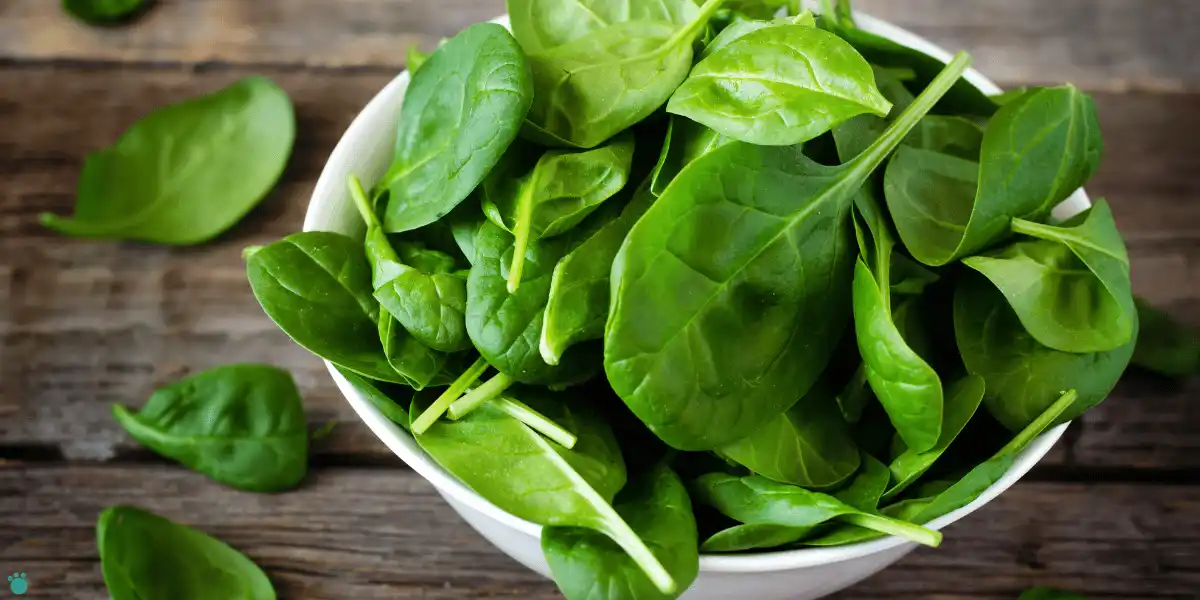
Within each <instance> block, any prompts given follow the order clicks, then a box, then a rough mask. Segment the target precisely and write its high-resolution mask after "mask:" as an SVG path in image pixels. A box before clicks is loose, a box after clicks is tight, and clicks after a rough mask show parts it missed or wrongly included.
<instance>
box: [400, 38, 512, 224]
mask: <svg viewBox="0 0 1200 600" xmlns="http://www.w3.org/2000/svg"><path fill="white" fill-rule="evenodd" d="M532 102H533V79H532V76H531V74H530V70H529V64H528V62H527V61H526V60H525V53H524V52H522V51H521V48H520V46H518V45H517V42H516V40H514V39H513V37H512V35H510V34H509V33H508V30H506V29H504V28H503V27H501V26H500V25H496V24H495V23H477V24H475V25H471V26H470V27H467V28H466V29H464V30H462V31H461V32H459V33H458V35H455V36H454V37H453V38H451V39H450V40H449V41H447V42H446V44H445V45H443V46H441V47H439V48H438V49H437V50H435V51H434V52H433V54H430V55H429V59H428V60H427V61H426V62H425V63H424V64H423V65H421V69H420V70H418V71H416V72H415V73H413V74H412V82H411V83H410V84H409V86H408V90H407V91H406V92H405V94H404V104H403V106H402V107H401V110H400V123H399V125H398V126H397V131H396V150H395V156H394V158H393V159H392V166H391V167H390V168H389V169H388V171H387V173H386V174H385V175H384V176H383V180H382V181H381V182H380V183H379V186H378V189H380V190H386V191H387V193H388V202H387V207H386V210H385V211H384V218H383V224H384V228H385V229H386V230H387V231H389V232H400V231H409V230H412V229H417V228H418V227H421V226H424V225H428V224H429V223H432V222H434V221H436V220H438V219H440V218H441V217H442V216H444V215H445V214H446V213H449V212H450V211H451V210H452V209H453V208H454V207H455V206H457V205H458V204H459V203H461V202H462V201H463V199H465V198H466V197H467V195H468V194H470V193H471V191H472V190H474V189H475V186H477V185H479V182H481V181H483V178H484V176H485V175H487V173H488V171H490V170H491V169H492V167H493V166H495V164H496V162H497V161H499V160H500V156H501V155H502V154H503V153H504V150H505V149H506V148H508V146H509V144H511V143H512V141H513V140H514V139H515V138H516V136H517V133H518V132H519V131H520V128H521V123H522V122H523V121H524V119H525V115H526V114H527V113H528V112H529V107H530V105H531V104H532Z"/></svg>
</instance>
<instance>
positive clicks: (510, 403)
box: [492, 397, 579, 450]
mask: <svg viewBox="0 0 1200 600" xmlns="http://www.w3.org/2000/svg"><path fill="white" fill-rule="evenodd" d="M492 406H495V407H496V408H499V409H500V410H501V411H503V412H504V414H506V415H508V416H510V417H512V418H514V419H516V420H518V421H520V422H522V423H524V424H526V425H528V426H529V428H530V429H532V430H534V431H536V432H538V433H540V434H542V435H544V436H546V437H547V438H549V439H551V440H553V441H554V442H557V443H558V444H559V445H560V446H562V447H563V448H566V449H567V450H570V449H572V448H574V447H575V442H577V441H579V438H577V437H575V434H573V433H571V432H570V431H567V430H566V428H564V427H563V426H562V425H559V424H558V423H555V422H554V421H551V420H550V419H549V418H548V417H546V415H543V414H542V413H540V412H538V411H536V410H533V409H532V408H530V407H529V406H528V405H526V404H525V403H524V402H521V401H519V400H516V399H514V398H508V397H501V398H496V399H495V400H493V401H492Z"/></svg>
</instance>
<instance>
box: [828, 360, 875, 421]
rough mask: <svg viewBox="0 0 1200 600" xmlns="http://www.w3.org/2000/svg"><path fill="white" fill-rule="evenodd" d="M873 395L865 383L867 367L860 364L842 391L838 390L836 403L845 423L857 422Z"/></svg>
mask: <svg viewBox="0 0 1200 600" xmlns="http://www.w3.org/2000/svg"><path fill="white" fill-rule="evenodd" d="M874 397H875V396H874V394H873V393H872V392H871V388H870V386H868V385H867V368H866V367H865V366H863V365H861V364H860V365H859V366H858V369H856V370H855V371H854V375H852V376H851V377H850V380H849V381H847V382H846V385H845V386H844V387H843V388H842V391H840V392H838V395H837V404H838V409H839V410H841V411H842V418H843V419H845V421H846V422H847V423H857V422H858V420H859V419H860V418H862V413H863V410H865V409H866V408H867V405H868V404H870V403H871V399H872V398H874Z"/></svg>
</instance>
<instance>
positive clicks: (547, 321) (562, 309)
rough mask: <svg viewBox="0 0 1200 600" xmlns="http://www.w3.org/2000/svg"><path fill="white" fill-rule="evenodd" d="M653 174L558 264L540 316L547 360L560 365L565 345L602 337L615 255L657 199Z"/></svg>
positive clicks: (541, 342) (541, 349)
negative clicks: (651, 187)
mask: <svg viewBox="0 0 1200 600" xmlns="http://www.w3.org/2000/svg"><path fill="white" fill-rule="evenodd" d="M648 184H649V180H647V182H645V183H643V184H642V186H641V187H639V188H638V189H637V190H636V191H634V193H633V198H632V199H631V200H630V201H629V203H628V204H626V205H625V207H624V208H623V209H622V210H621V214H620V215H619V216H617V218H616V219H613V220H612V221H609V222H608V223H607V224H605V225H604V226H602V227H600V229H598V230H597V231H596V232H595V233H594V234H592V235H591V236H589V237H588V238H587V239H586V240H584V241H583V243H581V244H579V246H577V247H576V248H575V249H574V250H572V251H570V252H568V253H567V254H566V255H565V256H563V257H562V258H561V259H559V261H558V263H556V264H555V265H554V273H553V275H551V278H550V292H549V298H548V299H547V301H546V310H545V312H544V313H543V318H542V331H541V337H540V338H539V340H538V349H539V352H540V353H541V355H542V359H543V360H544V361H545V362H546V364H548V365H557V364H558V363H559V361H561V360H562V355H563V353H564V352H566V350H567V348H569V347H571V346H573V345H575V344H577V343H580V342H585V341H589V340H598V339H601V338H603V337H604V327H605V325H606V324H607V322H608V305H609V299H610V296H609V288H610V285H611V280H610V278H609V275H610V274H611V273H612V263H613V259H614V258H616V256H617V251H619V250H620V249H621V243H622V242H624V241H625V236H626V235H628V234H629V230H630V228H632V227H633V224H634V223H636V222H637V220H638V219H640V218H641V217H642V215H643V214H645V212H646V210H647V209H649V208H650V204H651V203H653V202H654V199H655V198H654V195H653V194H651V193H650V190H649V187H648Z"/></svg>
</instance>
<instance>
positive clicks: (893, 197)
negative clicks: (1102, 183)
mask: <svg viewBox="0 0 1200 600" xmlns="http://www.w3.org/2000/svg"><path fill="white" fill-rule="evenodd" d="M953 139H956V140H962V139H965V138H962V137H959V136H958V135H956V136H955V137H954V138H953ZM920 141H921V140H920V139H919V138H918V139H914V142H920ZM959 145H961V143H959V144H955V146H954V147H953V148H952V149H946V148H924V147H921V146H919V145H912V144H907V143H906V144H903V145H901V146H900V147H899V148H898V149H897V150H896V153H895V155H894V156H893V157H892V158H891V159H890V160H889V162H888V165H887V170H886V173H885V177H884V190H885V197H886V200H887V205H888V209H889V211H890V212H891V214H892V218H893V219H894V220H895V222H896V229H897V230H898V232H899V234H900V239H901V240H903V241H904V245H905V247H906V248H907V249H908V251H909V253H910V254H912V256H913V257H914V258H916V259H917V260H919V261H921V262H922V263H925V264H927V265H932V266H941V265H945V264H948V263H950V262H952V261H954V260H956V259H958V258H961V257H963V256H969V255H972V254H975V253H977V252H978V251H980V250H983V249H985V248H987V247H989V246H991V245H992V244H994V243H996V242H997V241H999V240H1000V239H1002V238H1004V237H1005V236H1007V235H1008V233H1009V225H1010V223H1011V220H1012V219H1013V218H1020V219H1030V220H1034V221H1040V220H1042V219H1044V218H1045V217H1046V216H1048V215H1049V214H1050V210H1051V209H1052V208H1054V206H1056V205H1057V204H1058V203H1059V202H1061V201H1063V200H1064V199H1066V198H1067V197H1068V196H1070V195H1071V194H1072V193H1074V192H1075V190H1077V189H1078V188H1079V187H1080V186H1081V185H1083V183H1084V182H1085V181H1087V179H1088V178H1089V177H1091V175H1092V173H1093V172H1094V171H1095V170H1096V167H1097V165H1098V164H1099V161H1100V154H1101V151H1102V146H1103V141H1102V140H1101V137H1100V126H1099V123H1098V121H1097V119H1096V108H1095V104H1094V103H1093V102H1092V99H1091V98H1090V97H1088V96H1087V95H1085V94H1083V93H1082V92H1080V91H1079V90H1078V89H1076V88H1074V87H1071V86H1064V87H1058V88H1042V89H1036V90H1031V91H1029V92H1027V93H1026V94H1025V95H1024V96H1022V97H1021V98H1019V99H1017V100H1014V101H1012V102H1010V103H1008V104H1005V105H1004V106H1003V107H1001V108H1000V110H999V111H997V112H996V115H995V116H994V117H992V119H991V120H990V121H989V122H988V125H987V128H986V130H985V131H984V135H983V138H982V145H981V147H980V149H979V153H978V155H977V156H973V157H964V154H963V152H962V149H961V148H959V147H958V146H959Z"/></svg>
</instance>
